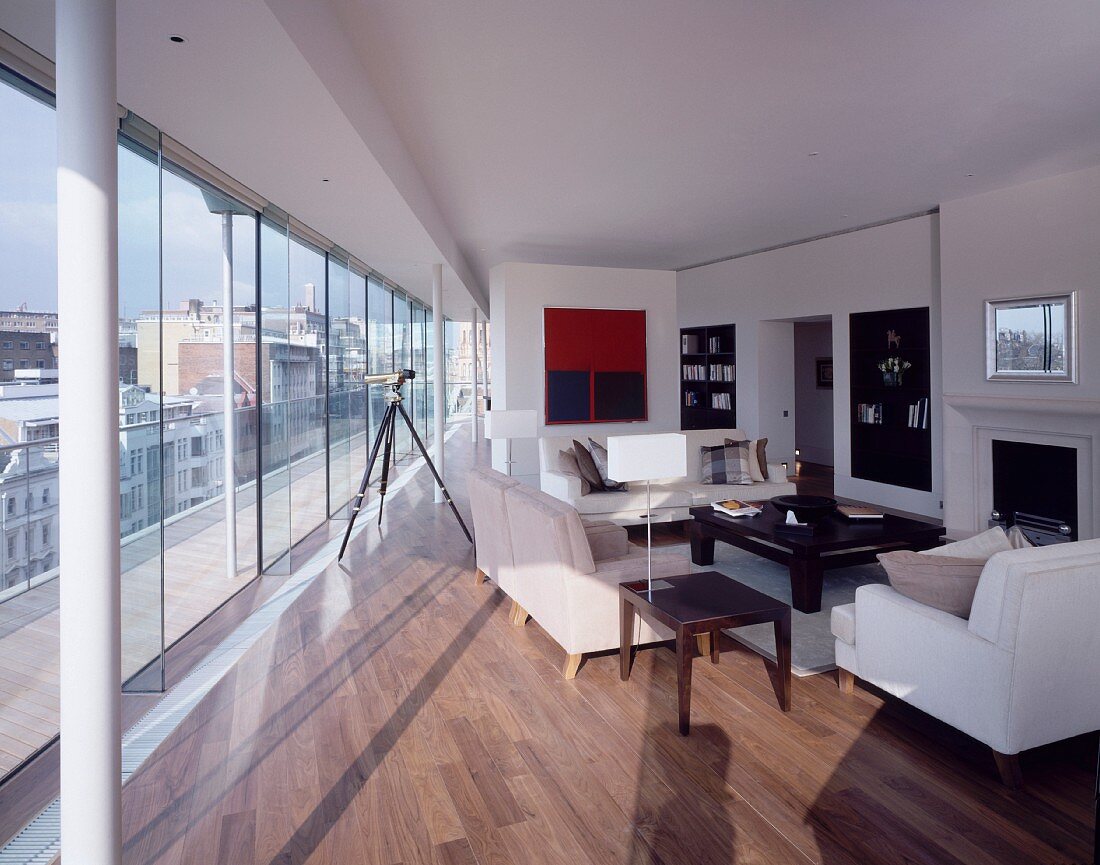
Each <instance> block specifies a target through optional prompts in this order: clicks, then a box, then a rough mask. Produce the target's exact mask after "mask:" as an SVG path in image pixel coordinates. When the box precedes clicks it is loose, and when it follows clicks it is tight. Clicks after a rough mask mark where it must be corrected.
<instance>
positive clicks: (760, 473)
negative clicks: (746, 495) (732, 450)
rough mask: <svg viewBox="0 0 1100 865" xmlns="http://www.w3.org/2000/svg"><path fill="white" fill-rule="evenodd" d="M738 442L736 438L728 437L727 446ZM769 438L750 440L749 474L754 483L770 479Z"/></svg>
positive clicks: (732, 445)
mask: <svg viewBox="0 0 1100 865" xmlns="http://www.w3.org/2000/svg"><path fill="white" fill-rule="evenodd" d="M736 445H737V442H736V441H735V440H734V439H726V447H734V446H736ZM767 447H768V440H767V439H750V440H749V475H750V477H752V481H753V483H757V484H759V483H763V482H764V481H766V480H767V479H768V452H767Z"/></svg>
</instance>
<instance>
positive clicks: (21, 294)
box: [0, 81, 324, 317]
mask: <svg viewBox="0 0 1100 865" xmlns="http://www.w3.org/2000/svg"><path fill="white" fill-rule="evenodd" d="M56 168H57V143H56V124H55V120H54V112H53V109H52V108H51V107H50V106H48V105H45V104H43V103H41V102H39V101H37V100H36V99H33V98H32V97H30V96H28V95H26V94H25V93H23V92H21V91H19V90H16V89H15V88H14V87H12V86H10V85H8V84H7V83H6V82H3V81H0V308H2V309H15V308H16V307H18V306H19V304H21V303H26V304H27V307H28V308H29V309H32V310H48V311H56V309H57V177H56ZM157 179H158V178H157V168H156V164H155V163H154V162H151V161H149V160H147V159H145V158H143V157H141V156H138V155H137V154H135V153H133V152H132V151H130V150H128V149H125V148H120V149H119V313H120V315H123V316H129V317H133V316H136V315H138V314H140V312H141V311H142V310H151V309H157V308H159V306H160V302H159V299H158V288H159V287H158V267H159V262H158V253H159V251H160V250H159V249H158V233H159V230H158V228H159V223H158V206H157V205H158V195H159V194H160V193H159V190H158V183H157ZM163 195H164V208H163V210H164V213H163V218H164V250H163V254H164V306H165V308H168V309H174V308H177V307H178V306H179V303H180V302H182V301H186V300H187V299H188V298H199V299H202V300H208V301H209V300H216V299H219V298H220V297H221V279H222V273H221V251H222V235H221V217H220V216H216V215H213V214H211V213H210V212H209V211H208V210H207V208H206V205H205V203H204V200H203V197H202V194H201V192H200V191H199V189H198V187H197V186H195V185H194V184H193V183H191V182H190V181H187V180H184V179H183V178H181V177H179V176H177V175H175V174H173V173H171V172H168V171H166V172H164V189H163ZM233 221H234V256H233V258H234V270H235V274H234V276H235V279H234V282H235V289H234V291H235V300H236V302H237V303H240V304H245V303H253V302H255V220H254V219H253V218H252V217H247V216H238V217H234V220H233ZM285 249H286V246H285V241H284V243H283V245H282V252H281V254H282V256H284V259H283V261H284V262H285V261H286V255H287V253H286V251H285ZM279 254H280V250H279V249H278V248H276V249H274V250H273V251H272V252H271V253H270V254H268V255H267V256H265V269H266V268H267V266H268V264H269V263H270V264H271V265H272V270H273V271H274V270H275V269H276V267H275V263H276V262H278V256H279ZM291 258H292V259H293V256H292V257H291ZM298 258H300V259H302V262H301V264H300V266H299V267H298V268H297V273H295V274H294V276H296V277H297V279H298V283H297V284H298V288H297V290H296V291H295V292H293V293H294V294H296V295H301V297H293V298H292V301H297V300H303V299H304V296H305V293H304V290H303V289H302V288H301V285H302V284H303V283H304V282H306V281H319V284H320V285H322V286H323V285H324V265H323V259H322V260H320V261H321V264H320V266H319V267H318V266H317V265H318V262H317V261H316V260H313V257H312V256H302V255H299V256H298ZM293 265H294V261H293V260H292V261H291V262H290V265H289V266H290V267H291V268H292V269H293ZM287 266H288V265H287V264H283V270H284V271H285V269H286V268H287ZM277 282H281V283H282V285H281V295H282V297H281V298H276V297H271V296H270V295H269V296H268V297H267V298H265V299H266V300H268V305H272V306H274V305H285V303H286V300H285V297H286V290H287V289H286V284H287V278H286V276H283V277H282V278H281V279H279V280H277ZM277 282H276V280H272V286H273V287H274V285H276V284H277ZM265 293H266V292H265ZM276 293H278V292H276ZM279 300H281V302H278V301H279Z"/></svg>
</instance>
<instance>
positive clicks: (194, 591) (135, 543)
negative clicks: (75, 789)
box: [0, 447, 366, 780]
mask: <svg viewBox="0 0 1100 865" xmlns="http://www.w3.org/2000/svg"><path fill="white" fill-rule="evenodd" d="M365 459H366V456H365V448H363V447H355V448H354V449H352V451H351V460H350V463H349V465H350V470H349V472H348V473H347V475H348V476H349V477H351V478H354V479H355V481H356V486H357V485H358V479H359V477H361V475H362V472H363V469H364V468H365ZM292 473H293V487H292V490H291V494H292V495H293V499H294V502H295V505H294V508H293V512H292V510H291V507H290V504H289V500H290V496H289V495H288V494H287V492H286V487H285V479H284V483H282V484H278V483H276V482H271V483H268V488H267V490H265V500H266V502H265V516H264V523H265V532H267V533H269V534H270V535H271V536H273V537H279V538H284V539H286V538H290V537H291V536H292V534H293V537H294V540H295V541H297V540H300V539H301V538H302V537H304V536H305V535H306V534H308V532H309V530H311V529H312V528H313V527H315V526H317V525H319V524H320V523H322V522H323V521H324V519H325V516H326V515H325V502H326V493H325V490H326V473H325V464H324V460H323V459H322V458H321V457H320V456H314V457H311V458H309V459H307V460H304V461H302V462H299V463H297V464H295V466H294V467H293V469H292ZM270 480H273V481H277V480H278V479H277V478H276V479H270ZM255 513H256V506H255V500H254V498H252V499H250V498H249V497H248V494H247V492H244V493H242V495H241V498H240V499H239V500H238V506H237V514H238V518H237V550H238V565H239V566H240V567H239V570H238V574H237V577H236V579H229V578H227V576H226V573H225V568H224V565H223V563H224V561H225V523H224V512H223V510H222V505H221V503H220V501H216V502H213V503H212V504H211V506H210V507H206V508H202V509H199V510H198V511H197V512H195V513H193V514H189V515H186V516H183V517H181V518H177V519H176V520H174V521H170V522H169V524H168V525H167V526H166V528H165V530H164V550H165V558H164V562H165V566H164V601H165V608H164V630H165V635H164V636H165V643H166V645H171V644H172V643H174V642H175V641H176V640H178V639H179V638H180V637H182V636H183V635H184V634H186V633H187V632H188V631H190V630H191V629H192V628H193V627H195V625H197V624H198V623H199V622H201V621H202V620H203V619H204V618H205V617H206V616H207V615H209V614H210V612H211V611H212V610H214V609H215V608H217V607H218V606H219V605H220V604H222V603H223V602H224V601H225V600H226V599H227V598H229V597H231V596H232V595H233V594H235V593H236V592H237V591H239V590H240V588H241V587H242V586H244V585H245V584H247V583H248V582H249V580H251V579H252V578H253V577H254V576H255V573H256V516H255ZM292 513H293V520H291V514H292ZM160 546H161V536H160V532H159V531H151V532H149V531H147V532H146V533H145V534H144V536H142V537H140V538H136V539H134V540H131V541H130V542H128V543H127V544H125V545H124V546H123V551H122V568H123V570H122V633H123V641H122V670H121V679H122V680H125V679H128V678H130V677H131V676H133V675H134V674H136V673H137V672H139V671H140V670H142V669H143V668H144V667H146V666H147V665H148V664H149V662H150V660H151V659H153V658H155V657H156V656H157V654H158V653H159V647H160V626H159V613H160V611H159V607H160V586H161V573H160V570H161V569H160V556H159V553H160ZM66 573H67V574H70V576H67V577H66V578H67V579H72V578H73V576H75V577H77V578H79V570H77V571H76V573H75V574H73V573H72V571H71V570H69V569H66ZM58 591H59V583H58V580H56V579H55V580H51V581H49V582H46V583H43V584H41V585H38V586H35V587H34V588H32V589H30V590H29V591H27V592H24V593H23V594H21V595H17V596H16V597H14V598H11V599H10V600H8V601H5V602H4V603H2V604H0V780H2V779H3V778H4V777H5V776H6V775H8V774H9V773H10V772H11V771H12V770H14V769H15V768H17V767H18V766H20V765H21V764H22V763H23V762H24V761H26V760H27V759H28V758H29V757H31V756H32V755H34V754H35V753H36V752H37V751H39V750H40V749H41V748H43V747H44V746H46V745H47V744H48V743H49V742H50V741H51V740H52V739H53V738H54V737H55V736H56V735H57V731H58V724H59V695H58V656H59V648H60V647H59V638H58V635H59V632H60V631H59V628H60V621H59V608H58Z"/></svg>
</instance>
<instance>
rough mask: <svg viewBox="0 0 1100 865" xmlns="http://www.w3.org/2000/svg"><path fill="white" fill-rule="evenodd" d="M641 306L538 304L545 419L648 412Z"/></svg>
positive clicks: (635, 417)
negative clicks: (541, 315)
mask: <svg viewBox="0 0 1100 865" xmlns="http://www.w3.org/2000/svg"><path fill="white" fill-rule="evenodd" d="M645 334H646V316H645V310H644V309H576V308H572V307H569V308H566V307H547V308H546V309H544V310H543V345H544V350H545V364H546V382H545V384H546V423H547V424H565V423H609V422H611V423H614V422H621V423H628V422H631V421H642V420H646V419H647V417H648V405H647V401H646V336H645Z"/></svg>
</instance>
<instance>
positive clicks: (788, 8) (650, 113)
mask: <svg viewBox="0 0 1100 865" xmlns="http://www.w3.org/2000/svg"><path fill="white" fill-rule="evenodd" d="M330 2H332V3H333V4H334V6H335V7H336V8H337V10H338V14H339V15H340V17H341V20H342V21H343V22H344V28H345V30H346V31H347V32H348V33H349V34H350V35H351V36H352V42H353V44H355V45H356V46H357V49H358V51H359V54H360V59H361V62H362V64H363V66H364V68H365V69H366V70H367V72H368V74H369V77H370V80H371V82H372V83H373V85H374V86H375V88H377V90H378V92H379V94H380V95H381V97H382V100H383V102H384V103H385V105H386V108H387V109H388V111H389V113H390V116H391V117H392V118H393V121H394V123H395V125H396V126H397V128H398V130H399V132H400V134H401V136H402V138H403V139H404V141H405V142H406V144H407V146H408V147H409V149H410V151H411V153H412V155H413V157H414V159H415V160H416V162H417V164H418V165H419V166H420V170H421V172H422V174H423V176H424V178H425V180H426V182H427V185H428V187H429V188H430V189H431V190H432V193H433V194H434V196H435V199H436V201H437V202H438V204H439V206H440V208H441V210H442V212H443V213H444V215H445V216H446V218H447V220H448V222H449V224H450V225H451V227H452V230H453V231H454V233H455V236H456V239H457V241H458V243H459V247H460V249H461V250H462V252H463V253H464V255H465V257H466V258H467V260H469V261H470V262H471V264H472V265H473V267H474V272H475V273H476V274H477V276H478V278H479V279H480V280H481V281H482V282H483V283H484V282H485V280H486V273H487V269H488V268H489V267H490V266H492V265H493V264H495V263H497V262H500V261H505V260H521V261H534V262H548V263H568V264H588V265H608V266H632V267H645V268H681V267H685V266H689V265H692V264H696V263H699V262H703V261H707V260H712V259H715V258H720V257H724V256H729V255H732V254H736V253H740V252H744V251H748V250H753V249H759V248H762V247H767V246H771V245H775V244H780V243H785V242H789V241H793V240H797V239H801V238H806V237H810V236H814V235H818V234H823V233H828V232H832V231H837V230H842V229H845V228H848V227H852V226H856V225H861V224H867V223H871V222H876V221H880V220H883V219H888V218H891V217H896V216H900V215H903V214H908V213H913V212H918V211H922V210H926V209H929V208H931V207H934V206H936V205H937V204H938V203H940V202H942V201H947V200H950V199H954V198H960V197H966V196H969V195H973V194H976V193H979V192H982V191H985V190H989V189H993V188H997V187H1002V186H1006V185H1010V184H1013V183H1017V182H1020V181H1023V180H1027V179H1031V178H1037V177H1042V176H1048V175H1053V174H1057V173H1062V172H1065V171H1070V170H1074V169H1077V168H1082V167H1086V166H1090V165H1095V164H1097V163H1100V4H1098V3H1097V2H1096V0H1075V2H1060V0H1054V2H1043V3H1036V2H1034V0H988V2H958V0H921V2H913V0H864V2H852V0H830V2H821V0H754V2H751V0H750V2H730V0H634V2H630V3H626V2H592V0H553V2H542V3H536V2H517V0H477V2H472V0H471V2H454V0H330ZM813 152H816V153H818V154H819V155H817V156H810V155H809V154H810V153H813ZM970 174H972V175H973V177H970V176H968V175H970Z"/></svg>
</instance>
